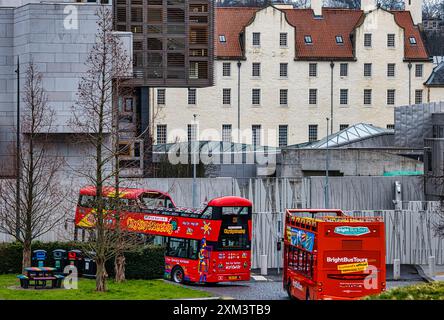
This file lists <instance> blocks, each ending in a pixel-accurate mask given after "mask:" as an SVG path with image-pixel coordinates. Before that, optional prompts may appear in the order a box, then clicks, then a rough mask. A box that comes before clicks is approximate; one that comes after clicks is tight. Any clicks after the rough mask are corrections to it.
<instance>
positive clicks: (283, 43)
mask: <svg viewBox="0 0 444 320" xmlns="http://www.w3.org/2000/svg"><path fill="white" fill-rule="evenodd" d="M279 46H281V47H286V46H287V33H286V32H281V33H280V34H279Z"/></svg>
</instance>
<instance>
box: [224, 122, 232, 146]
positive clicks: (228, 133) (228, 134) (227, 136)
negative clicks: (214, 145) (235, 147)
mask: <svg viewBox="0 0 444 320" xmlns="http://www.w3.org/2000/svg"><path fill="white" fill-rule="evenodd" d="M222 141H223V142H232V141H233V137H232V126H231V124H223V125H222Z"/></svg>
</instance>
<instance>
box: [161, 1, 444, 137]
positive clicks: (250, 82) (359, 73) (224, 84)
mask: <svg viewBox="0 0 444 320" xmlns="http://www.w3.org/2000/svg"><path fill="white" fill-rule="evenodd" d="M253 32H260V33H261V46H260V47H259V48H257V47H253V46H252V39H251V38H252V33H253ZM280 32H287V34H288V47H286V48H280V47H279V33H280ZM364 33H372V34H373V39H372V42H373V43H372V48H364V40H363V37H364ZM388 33H394V34H395V35H396V36H395V48H387V34H388ZM245 44H246V46H245V56H246V60H245V61H241V64H242V67H241V71H240V72H241V90H240V105H241V130H243V131H242V132H243V133H244V135H243V136H242V138H241V139H242V142H246V143H251V140H252V138H251V126H252V125H253V124H260V125H261V126H262V131H263V139H262V144H264V145H270V146H276V145H277V139H278V126H279V125H288V144H296V143H301V142H305V141H308V126H309V125H310V124H317V125H318V137H319V138H321V137H323V136H324V135H325V134H324V133H325V132H326V121H325V118H326V117H327V116H329V115H330V61H317V64H318V66H317V68H318V76H317V77H309V76H308V69H309V62H308V61H294V57H295V52H294V50H295V49H294V48H295V46H294V28H293V27H292V26H290V25H289V24H288V23H287V22H286V20H285V17H284V14H283V13H282V12H281V11H279V10H277V9H274V8H273V7H268V8H266V9H263V10H261V11H259V12H258V13H257V14H256V17H255V19H254V20H253V21H252V23H251V24H250V25H248V26H247V27H246V29H245ZM356 59H357V60H356V61H343V62H346V63H348V76H347V77H340V74H339V69H340V63H341V62H340V61H337V62H335V67H334V74H333V82H334V92H333V93H334V96H333V104H334V128H333V130H334V131H338V130H339V126H340V124H349V125H352V124H356V123H359V122H365V123H371V124H374V125H376V126H379V127H383V128H385V127H386V126H387V125H388V124H394V115H393V111H394V105H387V89H395V105H403V104H408V103H409V89H408V88H409V85H408V79H409V77H408V73H409V69H408V63H407V62H405V61H404V30H403V29H402V28H400V27H399V26H398V25H397V24H396V22H395V20H394V16H393V14H391V13H389V12H387V11H384V10H382V9H377V10H375V11H372V12H371V13H369V14H368V15H367V16H366V17H365V20H364V21H363V23H362V25H360V26H359V27H358V28H357V29H356ZM224 62H230V63H231V76H230V77H223V76H222V67H223V63H224ZM253 62H260V63H261V77H259V78H255V77H252V76H251V74H252V73H251V69H252V63H253ZM280 62H287V63H288V78H280V77H279V63H280ZM313 62H316V61H313ZM364 63H372V64H373V66H372V76H371V77H368V78H366V77H364V76H363V70H364ZM388 63H395V64H396V68H395V69H396V70H395V77H393V78H389V77H387V64H388ZM418 63H420V64H423V66H424V72H423V77H415V72H414V71H415V65H416V64H417V63H413V64H412V69H411V73H412V79H411V80H412V85H411V99H412V101H413V102H414V98H415V96H414V95H415V90H416V89H421V90H424V92H423V99H424V101H426V99H427V97H426V96H427V92H426V88H425V87H424V85H423V82H425V81H426V79H427V77H428V76H429V74H430V73H431V71H432V69H433V63H432V62H418ZM237 79H238V70H237V61H225V60H224V61H222V60H217V61H215V86H214V87H211V88H204V89H197V104H196V105H188V100H187V89H173V88H168V89H167V90H166V104H165V106H158V105H157V101H156V99H154V101H153V102H154V109H155V110H153V112H154V113H157V114H158V116H157V119H155V123H156V124H167V125H168V142H174V141H175V140H176V138H177V137H179V138H180V140H181V141H186V138H187V135H186V133H187V131H186V130H187V124H191V123H192V121H193V114H198V115H199V116H198V118H197V119H198V121H199V127H200V131H201V133H203V132H204V131H206V132H205V133H204V134H202V136H201V139H202V140H205V139H206V138H208V136H211V137H212V139H214V140H220V139H221V131H222V125H223V124H231V125H232V128H233V141H235V142H237V134H236V133H234V130H235V129H237V121H238V113H237V112H238V109H237V84H238V82H237ZM224 88H231V105H223V104H222V92H223V89H224ZM253 88H260V89H261V105H260V106H253V105H252V102H251V90H252V89H253ZM310 88H312V89H318V104H317V105H309V103H308V95H309V94H308V93H309V89H310ZM367 88H368V89H372V104H371V105H364V104H363V103H364V101H363V94H364V89H367ZM280 89H288V95H289V96H288V106H281V105H280V104H279V90H280ZM340 89H348V93H349V97H348V100H349V101H348V104H347V105H340V103H339V94H340ZM439 90H440V92H441V91H444V90H442V88H440V89H439ZM156 91H157V90H154V96H156ZM433 99H435V98H433ZM215 115H217V116H215ZM154 128H155V126H154ZM176 129H178V130H180V132H178V131H174V130H176ZM156 134H157V133H156V130H155V132H154V137H155V138H156Z"/></svg>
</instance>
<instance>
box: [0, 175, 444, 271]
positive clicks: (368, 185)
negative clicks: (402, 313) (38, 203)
mask: <svg viewBox="0 0 444 320" xmlns="http://www.w3.org/2000/svg"><path fill="white" fill-rule="evenodd" d="M324 181H325V179H324V178H323V177H311V178H303V179H279V178H266V179H259V178H258V179H232V178H214V179H198V181H197V191H198V199H199V203H203V202H205V201H208V200H210V199H212V198H214V197H218V196H224V195H239V196H243V197H246V198H249V199H250V200H251V201H252V202H253V204H254V207H253V234H254V236H253V243H252V266H253V268H257V267H259V261H260V260H259V259H260V255H263V254H266V255H267V257H268V266H269V267H274V268H275V267H281V266H282V257H281V253H282V252H278V251H277V241H278V239H280V238H282V230H283V222H282V221H284V219H283V213H284V212H285V209H286V208H319V207H323V204H324V198H323V197H324ZM395 181H401V184H402V199H403V200H404V201H405V203H404V206H403V207H400V208H399V210H395V204H394V201H393V199H394V191H393V190H394V182H395ZM125 184H126V185H127V186H139V187H145V188H155V189H159V190H164V191H168V192H169V193H170V194H171V196H172V197H173V199H174V201H175V202H176V204H177V205H179V206H191V205H192V179H139V180H131V181H127V182H126V183H125ZM329 184H330V188H329V194H330V204H331V207H337V208H340V209H343V210H347V211H348V212H349V214H352V215H375V214H382V215H383V216H384V221H385V223H386V239H387V262H388V263H392V262H393V259H395V258H399V259H401V263H406V264H419V263H426V260H427V257H428V256H429V255H434V256H435V257H436V261H437V263H439V264H444V257H443V243H442V238H440V237H437V236H435V234H434V232H433V229H434V226H435V225H436V224H437V222H438V220H439V213H440V210H439V204H438V203H436V202H423V201H422V200H423V198H422V197H423V196H422V194H423V192H422V190H423V189H422V186H423V182H422V178H421V177H330V182H329ZM80 186H81V184H79V185H78V186H77V187H76V188H77V189H78V187H80ZM73 216H74V207H73V209H72V216H71V219H72V218H73ZM71 230H72V225H69V229H68V230H65V229H64V226H60V227H59V229H57V230H53V231H52V232H50V233H48V234H46V235H45V236H43V237H41V238H40V239H39V240H41V241H55V240H70V239H72V235H73V232H71ZM10 240H11V239H10V237H8V236H5V235H2V234H0V242H2V241H10Z"/></svg>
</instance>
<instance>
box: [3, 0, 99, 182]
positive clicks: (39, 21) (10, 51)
mask: <svg viewBox="0 0 444 320" xmlns="http://www.w3.org/2000/svg"><path fill="white" fill-rule="evenodd" d="M58 2H62V1H58ZM65 8H66V4H63V3H55V4H51V3H31V4H27V5H24V6H21V7H18V8H15V9H13V8H6V7H1V8H0V26H1V27H0V48H1V50H0V160H1V161H2V165H1V166H0V177H1V176H11V175H13V174H14V170H13V168H14V165H13V164H14V160H13V159H14V148H13V147H12V146H14V145H15V121H16V120H15V117H16V103H17V98H16V97H17V89H16V79H15V73H14V70H15V69H16V65H15V64H16V59H17V56H20V78H21V89H22V92H23V87H24V82H25V77H26V69H27V66H28V63H29V62H30V61H31V60H32V61H33V62H34V64H35V66H36V67H37V70H38V71H39V72H40V73H42V77H43V88H44V89H45V90H46V92H47V97H48V105H49V106H50V107H51V108H52V109H53V110H54V112H55V118H54V121H53V123H52V127H51V131H52V132H53V133H54V134H55V135H57V134H63V135H64V136H61V137H53V139H55V140H59V141H65V142H68V143H60V144H59V147H60V150H56V151H54V152H55V153H57V154H64V155H66V156H67V162H70V163H71V165H73V166H74V167H75V166H78V165H80V164H81V163H84V162H85V161H84V160H85V159H82V157H80V156H79V155H80V154H81V152H80V149H79V148H80V145H79V144H74V143H70V142H71V141H72V140H73V139H74V136H72V135H71V136H66V134H68V135H69V134H71V133H73V132H74V128H73V127H71V126H70V125H69V120H70V119H71V118H72V111H71V109H72V107H73V106H75V103H76V99H77V96H76V95H77V89H78V83H79V80H80V78H81V76H82V75H83V74H84V72H85V71H86V67H85V61H86V59H87V56H88V53H89V51H90V50H91V48H92V45H93V44H94V42H95V34H96V31H97V25H96V19H97V17H96V15H95V13H96V11H97V8H98V6H97V5H96V4H88V5H83V4H76V3H74V4H72V7H71V9H72V8H75V10H76V12H77V17H78V24H77V26H76V24H69V21H68V22H67V20H66V19H67V18H69V15H70V14H72V13H73V11H72V10H69V11H67V12H65ZM24 110H25V106H24V104H23V102H22V105H21V111H22V113H23V112H25V111H24ZM76 132H77V130H76ZM68 146H69V148H70V149H69V150H68V149H67V148H68ZM52 147H54V146H52ZM68 158H69V159H68ZM78 161H80V163H76V162H78Z"/></svg>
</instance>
